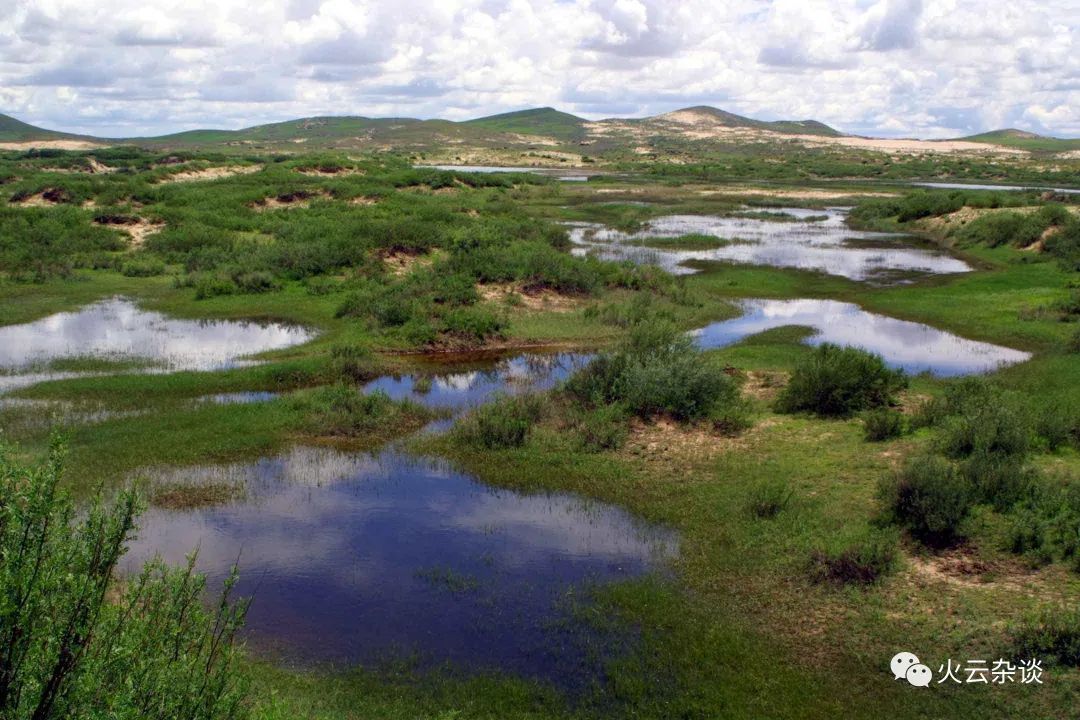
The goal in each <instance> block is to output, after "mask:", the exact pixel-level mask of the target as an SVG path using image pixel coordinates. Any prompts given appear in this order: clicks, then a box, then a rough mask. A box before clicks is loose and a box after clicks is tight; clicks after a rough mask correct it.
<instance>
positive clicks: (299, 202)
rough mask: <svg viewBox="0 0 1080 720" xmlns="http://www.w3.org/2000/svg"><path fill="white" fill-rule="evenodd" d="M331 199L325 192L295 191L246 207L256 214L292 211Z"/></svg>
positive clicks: (257, 201)
mask: <svg viewBox="0 0 1080 720" xmlns="http://www.w3.org/2000/svg"><path fill="white" fill-rule="evenodd" d="M331 197H333V196H332V195H330V193H328V192H326V191H325V190H320V191H318V192H310V191H308V190H297V191H295V192H290V193H282V194H281V195H277V196H275V197H268V198H263V199H262V200H256V201H255V202H253V203H251V204H250V205H248V207H250V208H251V209H252V210H255V211H256V212H265V211H267V210H282V209H294V208H306V207H308V206H310V205H311V203H312V202H314V201H315V200H318V199H329V198H331Z"/></svg>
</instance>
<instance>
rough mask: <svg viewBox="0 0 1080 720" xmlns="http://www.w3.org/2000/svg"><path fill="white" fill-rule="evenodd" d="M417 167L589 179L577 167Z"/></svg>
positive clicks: (579, 179)
mask: <svg viewBox="0 0 1080 720" xmlns="http://www.w3.org/2000/svg"><path fill="white" fill-rule="evenodd" d="M415 167H418V168H431V169H433V170H454V171H457V172H468V173H534V174H537V175H547V176H549V177H553V178H557V179H559V180H564V181H570V182H585V181H586V180H588V179H589V176H588V175H587V174H585V173H584V172H583V171H581V170H578V169H575V168H557V167H506V166H498V165H416V166H415Z"/></svg>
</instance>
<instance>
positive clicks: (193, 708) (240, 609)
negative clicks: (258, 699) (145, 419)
mask: <svg viewBox="0 0 1080 720" xmlns="http://www.w3.org/2000/svg"><path fill="white" fill-rule="evenodd" d="M63 455H64V454H63V448H62V446H61V444H60V443H59V442H54V444H53V448H52V452H51V454H50V457H49V460H48V461H47V462H46V463H44V464H42V465H40V466H37V467H33V466H27V465H23V464H20V463H18V462H16V461H15V460H14V459H12V457H11V456H10V455H9V454H8V453H7V452H6V451H3V450H0V717H3V718H4V719H5V720H21V719H23V718H34V719H35V720H38V719H42V720H44V719H46V718H84V717H110V718H161V720H173V719H174V718H192V719H199V720H225V719H232V718H244V717H247V715H248V703H247V701H246V695H247V689H248V682H247V678H246V677H245V675H244V674H243V672H242V671H241V670H240V668H239V666H238V660H239V655H240V649H239V648H238V646H237V644H236V642H235V640H236V634H237V631H238V630H239V629H240V627H241V626H242V624H243V622H244V617H245V614H246V610H247V603H246V602H243V601H241V602H232V601H231V600H230V590H231V589H232V588H233V586H234V584H235V581H236V574H235V570H234V573H233V575H232V577H231V578H230V580H229V581H228V582H227V583H226V584H225V590H224V593H223V594H222V596H221V598H220V600H219V601H218V603H217V604H216V605H215V606H214V607H213V608H212V609H209V610H208V609H206V608H205V606H204V605H203V599H204V590H205V579H204V578H203V577H202V576H201V575H198V574H197V573H195V572H194V556H192V557H191V559H190V560H189V562H188V565H187V567H184V568H170V567H168V566H166V565H164V564H163V563H161V562H157V561H155V562H151V563H149V564H147V565H146V566H145V567H144V568H143V570H142V572H141V573H140V574H139V575H138V576H137V577H135V578H133V579H132V580H130V581H129V582H126V583H122V584H120V585H119V592H110V591H111V590H114V588H115V587H116V585H115V583H116V581H115V579H114V571H115V569H116V565H117V562H118V561H119V560H120V557H121V556H122V555H123V553H124V551H125V547H126V544H127V542H128V540H129V539H130V538H131V536H132V533H133V532H134V529H135V519H136V516H137V514H138V511H139V508H140V501H139V499H138V497H137V496H136V494H135V493H134V492H131V491H125V492H122V493H120V494H119V496H118V497H117V498H116V500H115V501H113V502H111V503H107V502H105V501H104V500H102V499H101V498H100V497H99V498H98V499H97V500H95V501H94V502H93V503H92V504H91V505H90V507H89V509H88V510H87V511H86V512H85V513H84V512H79V513H76V512H75V509H74V505H73V503H72V501H71V500H70V498H68V497H67V496H66V495H65V494H64V493H63V492H62V491H61V489H60V487H59V484H60V478H61V474H62V467H63Z"/></svg>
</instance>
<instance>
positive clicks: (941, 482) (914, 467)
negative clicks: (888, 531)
mask: <svg viewBox="0 0 1080 720" xmlns="http://www.w3.org/2000/svg"><path fill="white" fill-rule="evenodd" d="M878 494H879V499H880V502H881V505H882V508H883V510H884V512H885V517H886V519H888V520H891V521H892V522H895V523H897V524H899V525H901V526H902V527H905V528H907V529H908V531H910V532H911V534H912V535H913V536H914V537H916V538H918V539H919V540H921V541H923V542H924V543H927V544H930V545H949V544H951V543H953V542H954V541H956V540H957V539H958V538H959V537H960V536H961V524H962V523H963V522H964V520H965V519H966V518H967V516H968V513H969V512H970V511H971V506H972V504H973V500H974V498H973V493H972V490H971V487H970V484H969V483H968V481H967V479H966V478H964V477H963V476H962V475H961V474H960V473H958V472H957V471H956V468H955V467H953V465H952V464H951V463H950V462H948V461H947V460H945V459H944V458H940V457H937V456H934V455H923V456H918V457H915V458H912V459H911V460H909V461H908V462H907V463H906V464H905V465H904V466H903V468H901V470H900V471H899V472H898V473H896V475H895V476H893V477H892V478H889V479H887V480H885V481H883V482H882V484H881V486H880V488H879V492H878Z"/></svg>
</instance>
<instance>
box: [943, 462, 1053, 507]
mask: <svg viewBox="0 0 1080 720" xmlns="http://www.w3.org/2000/svg"><path fill="white" fill-rule="evenodd" d="M960 472H961V473H962V474H963V476H964V477H965V478H966V479H967V481H968V483H969V484H970V486H971V488H972V491H973V492H974V497H975V500H976V502H980V503H986V504H988V505H993V506H994V509H995V510H998V511H1005V510H1008V509H1009V508H1010V507H1012V506H1013V505H1015V504H1016V503H1017V502H1019V501H1020V500H1023V499H1024V498H1025V497H1027V496H1028V494H1029V493H1030V492H1031V490H1032V487H1033V486H1034V484H1035V482H1036V479H1037V475H1036V473H1035V471H1034V469H1033V468H1032V467H1031V466H1029V465H1028V464H1027V463H1026V461H1025V460H1024V459H1023V458H1021V457H1016V456H1012V455H1000V454H994V453H987V452H976V453H974V454H973V455H971V456H970V457H968V458H967V459H966V460H965V461H963V462H962V463H961V464H960Z"/></svg>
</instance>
